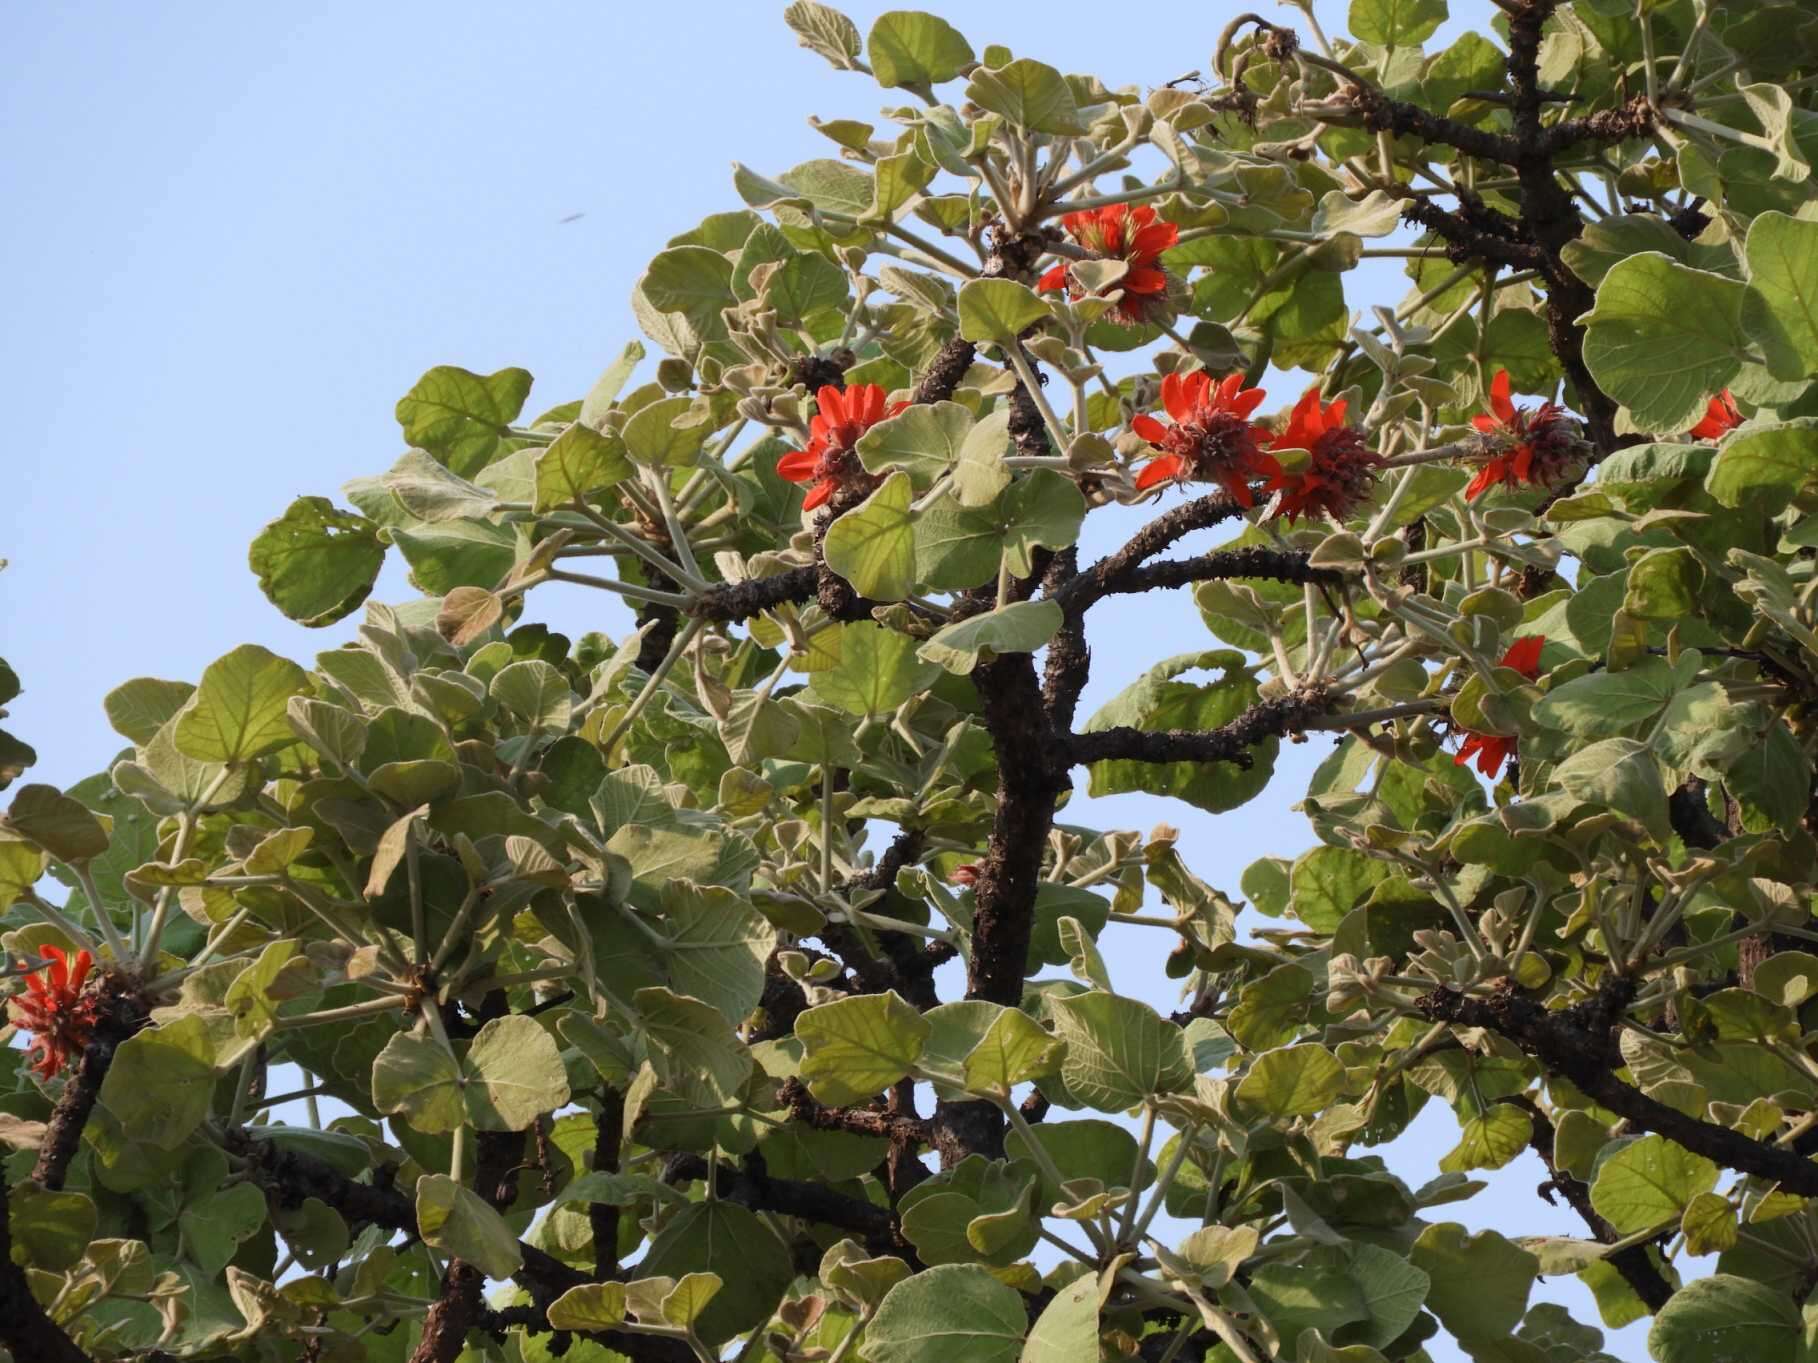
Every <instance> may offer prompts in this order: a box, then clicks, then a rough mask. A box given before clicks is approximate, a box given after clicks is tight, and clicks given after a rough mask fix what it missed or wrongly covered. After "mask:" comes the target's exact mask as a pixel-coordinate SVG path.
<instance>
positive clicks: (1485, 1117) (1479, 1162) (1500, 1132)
mask: <svg viewBox="0 0 1818 1363" xmlns="http://www.w3.org/2000/svg"><path fill="white" fill-rule="evenodd" d="M1533 1134H1534V1122H1533V1119H1532V1118H1530V1117H1529V1116H1528V1114H1527V1113H1525V1112H1523V1111H1522V1110H1521V1109H1520V1108H1517V1107H1511V1106H1509V1105H1508V1104H1507V1103H1496V1104H1492V1105H1491V1106H1490V1107H1489V1108H1488V1109H1486V1110H1485V1111H1483V1112H1480V1113H1478V1114H1477V1115H1476V1116H1474V1117H1471V1118H1470V1119H1468V1120H1467V1121H1465V1122H1464V1123H1463V1124H1462V1125H1460V1127H1459V1131H1458V1144H1457V1145H1455V1146H1453V1147H1452V1149H1450V1150H1449V1151H1447V1152H1446V1153H1445V1154H1444V1155H1443V1156H1441V1157H1440V1161H1439V1168H1440V1171H1441V1172H1442V1173H1447V1174H1459V1173H1463V1172H1465V1171H1466V1170H1467V1169H1500V1168H1502V1166H1503V1165H1505V1164H1507V1163H1508V1162H1509V1161H1510V1160H1512V1159H1514V1158H1515V1157H1516V1156H1517V1155H1519V1154H1520V1153H1521V1152H1522V1151H1523V1150H1525V1149H1527V1148H1528V1141H1529V1140H1530V1139H1532V1137H1533Z"/></svg>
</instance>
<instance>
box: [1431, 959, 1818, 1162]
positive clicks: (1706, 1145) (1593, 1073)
mask: <svg viewBox="0 0 1818 1363" xmlns="http://www.w3.org/2000/svg"><path fill="white" fill-rule="evenodd" d="M1633 996H1634V984H1633V983H1632V982H1631V981H1629V980H1627V979H1622V978H1613V979H1611V980H1610V981H1609V982H1608V983H1606V984H1605V985H1604V987H1603V989H1602V990H1601V991H1600V992H1599V993H1598V994H1597V996H1596V997H1595V998H1593V999H1590V1000H1589V1001H1587V1002H1586V1003H1583V1004H1578V1005H1576V1006H1574V1007H1572V1008H1567V1009H1563V1010H1561V1011H1558V1012H1549V1011H1547V1010H1546V1009H1545V1008H1542V1007H1541V1006H1540V1005H1539V1004H1537V1003H1535V1002H1534V1001H1533V1000H1531V999H1526V998H1523V997H1521V996H1520V995H1519V994H1517V993H1515V992H1514V991H1513V989H1505V990H1503V991H1501V992H1499V993H1496V994H1493V995H1491V996H1490V997H1489V998H1476V997H1470V996H1466V995H1463V994H1458V993H1454V992H1453V991H1452V990H1450V989H1437V990H1434V991H1433V992H1432V993H1431V994H1427V995H1425V996H1423V997H1422V998H1421V999H1420V1000H1419V1001H1418V1006H1419V1008H1420V1010H1421V1011H1422V1012H1423V1013H1425V1014H1426V1015H1427V1017H1429V1018H1431V1019H1432V1020H1434V1021H1435V1022H1450V1023H1453V1024H1456V1025H1457V1026H1461V1027H1482V1028H1485V1029H1487V1030H1489V1031H1492V1032H1495V1033H1497V1034H1498V1035H1499V1036H1504V1037H1507V1038H1508V1039H1509V1040H1510V1041H1513V1042H1514V1043H1515V1044H1516V1045H1517V1046H1519V1047H1521V1049H1522V1050H1524V1051H1526V1052H1527V1053H1528V1054H1529V1055H1531V1056H1533V1057H1534V1059H1535V1060H1536V1061H1538V1062H1539V1064H1540V1065H1541V1067H1542V1068H1543V1069H1544V1070H1546V1071H1547V1073H1549V1074H1552V1075H1558V1076H1562V1077H1564V1078H1566V1079H1569V1080H1571V1081H1572V1083H1574V1084H1576V1085H1577V1086H1578V1088H1579V1089H1580V1090H1581V1091H1582V1092H1583V1093H1584V1095H1585V1096H1586V1097H1588V1098H1590V1099H1591V1100H1592V1101H1593V1102H1596V1103H1600V1104H1602V1105H1603V1106H1604V1107H1606V1108H1608V1109H1609V1110H1610V1111H1611V1112H1614V1113H1615V1114H1616V1115H1617V1116H1619V1117H1626V1118H1627V1119H1628V1120H1629V1121H1630V1122H1631V1123H1633V1124H1634V1125H1635V1126H1636V1127H1637V1128H1639V1129H1640V1130H1643V1131H1653V1132H1657V1133H1658V1134H1660V1135H1662V1136H1665V1137H1666V1138H1667V1139H1668V1140H1670V1141H1673V1142H1674V1143H1675V1144H1678V1145H1682V1146H1684V1147H1685V1148H1686V1149H1687V1150H1690V1151H1691V1152H1692V1153H1693V1154H1697V1155H1703V1156H1704V1157H1705V1158H1707V1159H1711V1160H1715V1161H1716V1162H1717V1163H1718V1164H1719V1165H1721V1166H1722V1167H1723V1168H1726V1169H1733V1170H1735V1171H1737V1172H1738V1173H1744V1174H1753V1175H1755V1176H1756V1177H1757V1178H1764V1179H1767V1180H1769V1181H1770V1182H1775V1183H1778V1184H1780V1185H1781V1187H1783V1188H1785V1189H1786V1190H1787V1191H1788V1192H1790V1193H1796V1194H1798V1195H1799V1196H1800V1197H1818V1164H1813V1163H1812V1162H1811V1161H1810V1160H1808V1159H1805V1158H1803V1157H1802V1156H1800V1155H1797V1154H1795V1153H1794V1152H1793V1151H1791V1150H1787V1149H1785V1148H1783V1147H1780V1146H1776V1145H1770V1144H1768V1143H1766V1142H1763V1141H1757V1140H1753V1139H1751V1138H1750V1137H1748V1136H1745V1135H1743V1134H1742V1133H1741V1132H1740V1131H1733V1130H1731V1129H1730V1128H1729V1127H1727V1126H1718V1125H1716V1124H1715V1123H1713V1122H1706V1121H1701V1120H1699V1119H1698V1118H1696V1117H1688V1116H1686V1114H1685V1113H1683V1112H1681V1111H1679V1109H1677V1108H1672V1107H1668V1106H1667V1105H1666V1104H1665V1103H1662V1102H1659V1101H1658V1100H1656V1099H1653V1098H1650V1097H1648V1095H1647V1094H1645V1093H1643V1092H1642V1091H1641V1090H1640V1089H1637V1088H1632V1087H1631V1086H1629V1085H1628V1084H1625V1083H1624V1082H1623V1081H1622V1080H1620V1079H1618V1078H1617V1077H1616V1073H1615V1072H1616V1070H1617V1069H1619V1068H1620V1067H1621V1066H1622V1064H1623V1060H1622V1053H1621V1052H1620V1051H1619V1050H1618V1049H1617V1047H1616V1033H1615V1023H1616V1020H1617V1019H1618V1017H1619V1016H1620V1015H1621V1012H1622V1009H1623V1008H1624V1007H1626V1006H1627V1004H1628V1001H1629V1000H1630V998H1632V997H1633Z"/></svg>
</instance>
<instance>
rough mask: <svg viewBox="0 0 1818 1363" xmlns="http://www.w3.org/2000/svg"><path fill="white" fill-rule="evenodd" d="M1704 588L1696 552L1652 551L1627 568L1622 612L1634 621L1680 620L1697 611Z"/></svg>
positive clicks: (1682, 549) (1681, 549)
mask: <svg viewBox="0 0 1818 1363" xmlns="http://www.w3.org/2000/svg"><path fill="white" fill-rule="evenodd" d="M1703 588H1704V567H1703V565H1702V564H1700V563H1699V561H1698V554H1697V552H1696V551H1695V550H1692V549H1689V548H1685V547H1683V546H1682V547H1679V548H1675V549H1652V550H1649V551H1648V552H1647V553H1645V554H1643V555H1642V556H1641V557H1640V558H1639V559H1637V560H1635V562H1634V563H1633V564H1632V565H1631V566H1630V568H1629V585H1628V592H1627V594H1626V595H1625V596H1624V597H1623V601H1622V608H1623V610H1624V611H1626V612H1627V613H1628V614H1629V615H1631V616H1633V617H1634V618H1635V619H1637V620H1664V621H1674V620H1681V619H1684V618H1685V617H1686V616H1688V615H1692V614H1694V613H1695V612H1696V611H1697V609H1698V603H1699V600H1700V594H1701V592H1702V591H1703Z"/></svg>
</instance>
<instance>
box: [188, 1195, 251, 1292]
mask: <svg viewBox="0 0 1818 1363" xmlns="http://www.w3.org/2000/svg"><path fill="white" fill-rule="evenodd" d="M265 1215H266V1206H265V1194H264V1193H263V1192H261V1191H260V1190H259V1189H258V1188H257V1187H255V1186H254V1185H253V1184H251V1183H236V1184H234V1185H233V1186H232V1187H231V1188H223V1189H221V1190H220V1191H219V1192H216V1193H211V1194H209V1195H208V1196H207V1197H202V1198H197V1199H196V1200H195V1201H194V1202H191V1203H190V1204H189V1205H188V1206H186V1207H184V1208H183V1211H182V1214H181V1215H180V1216H179V1217H178V1218H177V1226H178V1229H179V1230H181V1231H182V1233H183V1252H184V1256H185V1257H186V1258H188V1259H189V1260H190V1261H191V1262H192V1263H194V1264H195V1265H196V1267H197V1268H199V1269H201V1270H202V1272H203V1274H204V1275H205V1276H207V1277H211V1278H212V1277H214V1276H215V1275H216V1274H218V1273H220V1272H221V1271H222V1270H223V1269H225V1268H226V1267H227V1265H228V1264H229V1263H230V1262H231V1261H232V1259H233V1257H234V1255H235V1254H237V1253H238V1252H239V1250H240V1246H241V1245H242V1244H243V1243H245V1242H246V1241H248V1240H250V1239H252V1237H253V1236H254V1235H256V1234H258V1232H259V1231H260V1230H261V1229H262V1228H263V1227H264V1225H265Z"/></svg>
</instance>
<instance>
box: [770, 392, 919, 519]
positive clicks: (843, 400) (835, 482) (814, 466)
mask: <svg viewBox="0 0 1818 1363" xmlns="http://www.w3.org/2000/svg"><path fill="white" fill-rule="evenodd" d="M814 401H815V414H814V420H813V421H811V422H810V423H809V424H808V448H807V449H805V450H791V451H790V452H789V453H788V454H785V455H784V456H783V457H782V458H781V459H779V460H777V461H776V471H777V473H778V474H780V475H781V476H782V477H784V478H787V479H788V480H789V481H790V482H792V483H813V484H814V486H813V487H811V488H809V489H808V495H807V496H806V497H804V498H803V499H802V509H803V510H805V511H812V510H814V508H815V507H817V506H819V505H820V504H821V503H822V502H824V501H826V500H827V499H828V498H829V497H831V496H832V495H833V494H834V493H835V492H837V491H839V490H841V489H844V488H849V487H863V486H864V485H865V484H866V483H867V482H868V481H869V479H870V475H869V474H868V473H866V472H865V466H864V465H863V464H861V463H860V462H859V458H858V456H857V455H856V454H854V453H853V452H852V447H853V446H854V445H856V444H858V439H859V437H860V436H861V435H863V434H864V433H865V432H866V431H868V430H870V429H871V428H872V427H873V426H875V425H877V423H878V422H880V421H882V420H883V419H884V418H885V417H887V416H895V415H896V414H897V413H898V412H900V411H902V410H903V408H905V407H907V406H908V405H909V404H908V403H906V402H897V403H891V404H889V405H886V404H885V402H884V390H883V389H882V388H879V387H878V386H877V385H876V384H875V383H860V384H854V385H853V386H852V387H851V388H848V389H846V390H845V391H844V392H841V391H840V390H839V389H838V388H835V387H833V386H832V385H827V386H824V387H823V388H822V389H821V391H820V392H818V393H816V394H815V395H814Z"/></svg>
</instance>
